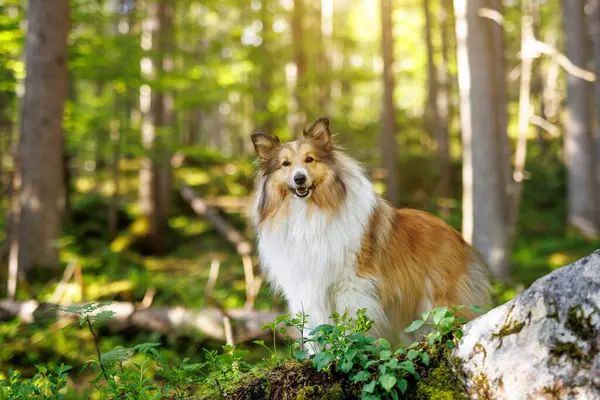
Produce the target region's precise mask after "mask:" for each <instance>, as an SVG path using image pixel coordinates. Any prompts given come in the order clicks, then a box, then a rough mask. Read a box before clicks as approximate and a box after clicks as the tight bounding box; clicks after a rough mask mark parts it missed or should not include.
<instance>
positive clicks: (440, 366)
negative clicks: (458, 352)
mask: <svg viewBox="0 0 600 400" xmlns="http://www.w3.org/2000/svg"><path fill="white" fill-rule="evenodd" d="M430 352H431V355H432V360H431V361H432V362H431V364H430V365H431V369H429V370H428V371H426V372H425V373H424V374H423V376H422V380H420V381H418V382H416V385H415V390H414V393H411V392H407V393H406V396H405V397H406V398H414V399H419V400H427V399H429V400H459V399H467V398H468V396H467V392H466V389H465V388H464V386H463V384H462V382H461V381H460V380H459V379H458V375H457V372H456V369H457V367H456V366H457V365H458V364H459V363H460V360H459V359H457V358H454V357H452V355H451V354H450V350H449V349H448V348H446V347H445V346H443V345H442V346H439V347H438V348H436V349H433V350H431V351H430Z"/></svg>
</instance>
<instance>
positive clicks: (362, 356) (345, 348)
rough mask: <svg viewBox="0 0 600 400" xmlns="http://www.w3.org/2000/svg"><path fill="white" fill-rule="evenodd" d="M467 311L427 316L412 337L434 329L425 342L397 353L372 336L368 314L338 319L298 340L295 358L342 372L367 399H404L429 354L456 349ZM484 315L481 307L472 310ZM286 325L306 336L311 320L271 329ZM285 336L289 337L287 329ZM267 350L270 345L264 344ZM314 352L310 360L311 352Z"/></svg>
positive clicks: (285, 321) (361, 312) (286, 321)
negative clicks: (438, 349) (440, 348)
mask: <svg viewBox="0 0 600 400" xmlns="http://www.w3.org/2000/svg"><path fill="white" fill-rule="evenodd" d="M463 309H464V307H463V306H460V307H451V308H448V307H439V308H436V309H434V310H433V311H431V312H427V313H424V314H423V319H422V320H417V321H414V322H413V323H412V324H411V325H410V326H409V327H408V328H406V330H405V331H406V332H407V333H413V332H416V331H417V330H419V329H421V328H422V327H428V328H430V332H429V333H428V334H427V335H426V340H425V341H424V342H415V343H413V344H411V345H409V346H406V347H400V348H398V349H395V350H394V349H392V348H391V346H390V343H389V342H388V341H387V340H385V339H376V338H373V337H371V336H368V335H367V332H368V331H369V330H370V329H371V327H372V325H373V321H371V320H370V319H368V318H367V316H366V310H365V309H361V310H359V311H358V312H357V315H356V317H355V318H353V317H348V315H347V314H344V315H339V314H333V315H332V316H331V319H332V320H333V324H324V325H320V326H318V327H316V328H315V329H314V330H312V331H311V332H310V334H309V336H308V337H300V338H299V339H297V340H295V341H294V342H293V343H292V345H291V349H293V350H295V352H294V357H295V358H296V359H297V360H298V361H300V362H302V361H304V360H305V359H307V358H309V359H310V360H311V362H312V365H313V367H314V368H315V369H316V370H317V371H336V372H338V373H342V374H345V375H347V376H348V379H349V380H350V381H351V382H353V383H355V384H357V385H360V386H361V398H362V399H379V398H383V397H385V398H387V397H389V398H392V399H398V398H400V397H402V395H403V394H405V393H406V391H407V390H408V389H409V385H411V384H413V385H414V382H417V381H419V380H420V379H421V375H420V373H419V370H426V369H427V368H428V367H429V365H430V360H431V356H430V354H429V352H428V350H431V349H433V348H434V347H435V346H439V345H443V346H445V347H447V348H448V349H451V348H452V347H454V339H460V338H462V335H463V332H462V330H461V328H460V326H461V325H462V324H464V323H465V322H466V320H465V319H464V318H463V317H460V316H457V314H458V313H459V312H460V311H461V310H463ZM470 309H471V310H472V311H474V312H481V309H479V308H478V307H470ZM280 324H284V325H285V326H288V327H289V326H293V327H296V328H297V329H298V330H299V332H304V328H305V324H306V315H304V314H298V315H297V316H296V317H295V318H294V319H290V318H289V314H288V315H286V316H283V317H282V318H280V319H278V320H277V321H275V322H273V323H272V324H268V325H267V326H266V327H269V328H271V329H272V330H273V332H275V331H276V330H277V329H278V326H279V325H280ZM279 329H282V332H285V330H284V328H279ZM260 344H261V345H263V346H264V343H260ZM308 350H312V351H311V352H310V353H312V354H310V355H309V351H308Z"/></svg>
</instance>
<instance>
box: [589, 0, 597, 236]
mask: <svg viewBox="0 0 600 400" xmlns="http://www.w3.org/2000/svg"><path fill="white" fill-rule="evenodd" d="M589 4H590V8H591V9H590V16H589V20H588V21H589V29H590V37H591V39H592V52H593V55H594V65H595V71H596V81H595V82H594V89H595V95H596V104H595V105H596V107H595V109H596V131H595V135H594V137H595V142H596V196H597V198H596V200H597V201H600V0H590V3H589ZM596 212H597V218H598V219H599V220H600V209H597V210H596ZM599 228H600V225H599Z"/></svg>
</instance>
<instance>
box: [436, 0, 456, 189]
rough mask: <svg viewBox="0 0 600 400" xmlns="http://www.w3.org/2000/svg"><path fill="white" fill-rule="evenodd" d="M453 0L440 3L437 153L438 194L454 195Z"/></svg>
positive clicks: (443, 0) (444, 0)
mask: <svg viewBox="0 0 600 400" xmlns="http://www.w3.org/2000/svg"><path fill="white" fill-rule="evenodd" d="M452 15H453V14H452V1H449V0H442V1H441V4H440V17H439V20H440V35H441V44H442V59H441V62H440V64H439V66H438V72H437V75H438V82H439V85H438V93H437V99H436V101H437V109H438V118H439V125H440V130H439V137H438V138H437V153H438V159H439V163H440V183H439V188H438V194H439V195H441V196H445V197H452V166H451V163H450V95H449V93H450V74H449V72H448V68H449V65H450V60H449V56H448V53H449V48H450V36H451V34H450V29H451V25H452V23H451V21H452Z"/></svg>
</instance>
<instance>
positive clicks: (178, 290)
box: [0, 153, 600, 396]
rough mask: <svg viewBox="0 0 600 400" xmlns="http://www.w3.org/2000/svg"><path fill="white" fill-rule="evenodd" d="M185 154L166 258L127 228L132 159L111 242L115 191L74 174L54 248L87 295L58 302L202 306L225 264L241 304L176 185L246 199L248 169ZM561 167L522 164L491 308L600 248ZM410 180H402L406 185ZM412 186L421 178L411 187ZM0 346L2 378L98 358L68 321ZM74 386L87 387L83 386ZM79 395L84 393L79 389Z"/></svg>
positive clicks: (10, 332)
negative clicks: (584, 226) (215, 270)
mask: <svg viewBox="0 0 600 400" xmlns="http://www.w3.org/2000/svg"><path fill="white" fill-rule="evenodd" d="M187 157H188V158H187V160H188V161H187V163H186V164H185V165H184V166H182V167H180V168H178V169H177V171H176V174H175V177H176V179H175V190H174V192H173V210H172V217H171V219H170V223H169V231H168V234H167V247H168V252H167V254H166V255H165V256H162V257H156V256H151V255H147V252H146V251H145V250H146V249H144V248H143V246H141V245H140V244H139V243H138V242H137V241H136V238H135V236H136V235H135V229H134V228H132V226H135V222H136V221H137V220H138V219H139V210H138V209H137V207H136V206H135V200H136V198H137V179H138V178H137V171H138V162H137V161H136V160H133V159H132V160H124V161H123V162H122V164H121V171H122V180H121V187H122V193H121V201H122V204H124V205H125V206H123V207H122V208H121V210H120V213H119V229H120V231H119V235H118V236H117V238H116V239H115V240H113V241H110V240H109V239H108V237H107V232H108V218H107V216H108V203H109V201H110V196H111V195H112V192H113V190H114V185H112V182H111V181H110V173H109V171H94V172H90V173H89V174H82V175H80V176H77V177H75V179H74V181H73V190H74V192H73V196H72V207H71V209H72V212H71V216H70V221H69V222H68V227H67V228H66V229H65V236H64V237H63V239H62V240H61V241H60V243H59V246H60V249H61V261H62V262H63V263H64V264H65V265H66V264H68V263H69V262H70V261H72V260H73V259H76V260H77V261H78V262H79V263H81V266H82V273H83V281H84V287H85V299H82V298H81V292H80V287H79V286H78V285H77V284H76V283H74V282H71V283H69V285H68V286H67V289H66V291H65V293H64V296H63V299H62V301H63V302H65V303H78V302H81V301H82V300H85V301H127V302H140V301H141V300H142V299H143V298H144V296H145V295H147V293H148V290H149V289H151V290H153V291H154V292H155V294H154V297H153V301H152V306H185V307H186V308H190V309H201V308H203V307H204V306H205V305H206V304H205V297H204V288H205V285H206V282H207V279H208V274H209V269H210V268H209V267H210V265H211V263H213V262H214V261H215V260H218V261H219V262H220V266H221V267H220V274H219V276H218V280H217V283H216V286H215V288H214V292H213V296H214V299H215V301H216V302H218V303H219V304H220V305H221V306H223V307H224V308H238V307H242V306H243V305H244V301H245V281H244V273H243V268H242V260H241V257H240V256H239V255H238V254H237V253H236V251H235V250H234V249H233V248H232V247H231V245H230V244H229V243H227V241H226V240H225V239H224V238H223V237H222V236H221V235H219V234H218V233H217V232H216V231H215V230H214V229H213V228H212V227H211V225H210V224H209V223H208V222H206V221H204V220H202V219H201V218H198V217H197V216H196V215H195V214H194V212H193V211H192V210H191V209H190V208H189V206H188V205H186V204H185V202H183V200H182V199H181V197H180V196H179V192H178V191H177V189H178V188H180V187H181V186H182V185H183V184H185V185H188V186H191V187H193V188H194V189H195V190H196V192H197V193H198V194H199V196H201V197H203V198H205V199H206V198H210V199H215V198H219V199H221V200H222V201H225V202H227V201H228V199H229V200H230V199H231V198H232V197H235V198H243V197H247V196H248V195H249V194H250V190H251V187H252V174H253V167H252V166H251V164H250V163H249V162H248V160H239V161H235V162H234V161H231V160H224V159H222V158H221V157H220V156H218V155H216V154H210V153H202V154H188V155H187ZM557 164H559V163H550V164H547V163H542V162H540V163H537V164H536V163H530V165H529V166H528V168H529V170H530V174H531V179H529V180H528V181H526V183H525V190H524V194H523V201H522V209H521V213H520V215H521V218H520V219H519V236H518V240H517V243H516V246H515V251H514V255H513V265H512V271H511V277H512V282H514V283H512V284H511V285H509V286H507V287H503V286H501V285H496V289H497V292H498V294H497V298H496V302H497V303H503V302H505V301H507V300H509V299H511V298H512V297H514V296H515V295H516V294H517V293H519V292H520V291H522V290H523V289H524V288H526V287H527V286H529V285H530V284H531V283H532V282H533V281H534V280H536V279H537V278H539V277H541V276H543V275H545V274H547V273H548V272H550V271H552V270H553V269H555V268H557V267H560V266H563V265H565V264H567V263H569V262H571V261H574V260H576V259H578V258H580V257H582V256H584V255H586V254H588V253H590V252H592V251H593V250H595V249H597V248H599V247H600V241H589V240H586V239H584V238H582V237H581V236H579V235H578V234H576V233H575V232H572V231H571V230H569V229H567V228H565V223H564V221H565V219H566V215H565V214H566V212H565V200H564V199H565V197H566V187H565V184H564V182H565V176H564V170H563V169H562V168H559V167H557ZM549 165H551V167H549ZM407 170H410V169H407ZM413 170H414V169H413ZM421 171H422V170H421ZM421 179H422V180H424V179H430V178H423V177H421ZM431 179H433V178H431ZM409 181H410V179H407V181H406V182H409ZM415 181H417V178H415V179H414V180H413V182H412V184H414V182H415ZM408 189H409V190H407V191H406V193H410V195H408V196H404V197H403V202H404V204H405V205H406V206H409V207H418V208H422V209H425V210H427V211H431V212H433V213H437V207H436V206H435V201H431V200H429V201H425V200H424V199H430V198H433V196H431V195H429V194H428V190H427V189H422V188H420V187H409V188H408ZM446 204H450V205H451V206H450V208H449V209H450V214H449V215H448V216H447V217H446V220H447V221H448V222H449V223H451V224H452V225H453V226H455V227H456V228H457V229H460V220H461V215H460V207H459V206H458V205H459V204H460V203H459V202H458V201H456V200H454V201H447V202H446ZM220 212H221V214H222V215H223V216H224V217H226V219H227V220H228V222H229V223H231V224H232V225H233V226H235V227H236V228H237V229H239V230H240V231H242V232H244V233H245V234H246V235H248V238H251V237H252V233H251V231H250V229H249V227H248V226H247V223H246V217H245V214H244V210H243V209H242V208H240V207H239V206H238V205H236V204H233V206H231V207H229V206H228V207H225V208H222V209H220ZM0 231H1V230H0ZM0 239H1V238H0ZM255 261H256V260H255ZM59 280H60V279H59V278H57V279H56V280H52V281H49V282H34V283H32V286H31V288H30V289H29V290H28V291H25V290H19V292H18V298H19V299H21V300H29V299H30V298H31V296H32V294H33V293H35V297H36V298H37V300H38V301H50V299H51V298H52V296H53V294H54V292H55V290H56V286H57V284H58V281H59ZM255 307H256V308H257V309H259V310H275V311H278V310H283V309H284V307H285V304H284V303H283V301H281V299H278V298H275V299H273V298H272V296H271V294H270V293H269V289H268V285H267V284H263V285H262V287H261V290H260V293H259V295H258V298H257V300H256V303H255ZM99 333H100V336H101V338H102V339H101V350H102V351H103V352H106V351H110V350H112V349H114V348H115V347H116V346H130V345H132V343H134V344H135V343H141V342H161V343H162V344H163V351H164V354H165V355H166V356H167V357H171V358H173V359H181V358H183V357H190V359H191V360H192V362H194V361H195V362H201V361H202V360H203V354H204V353H203V351H202V349H203V348H218V347H219V346H220V344H219V343H216V342H214V341H211V340H209V339H207V338H205V337H202V336H199V335H197V334H195V333H191V332H187V333H182V334H173V335H162V334H159V333H153V332H147V331H139V330H133V329H128V330H126V331H121V332H119V334H118V335H117V334H113V333H112V332H111V331H110V330H109V329H108V328H102V327H101V328H100V331H99ZM0 343H2V346H0V377H1V375H2V374H3V373H6V372H7V371H8V369H9V368H14V369H19V370H20V371H22V372H23V375H24V376H30V375H33V374H34V373H35V368H34V365H36V364H45V365H47V364H50V365H59V364H60V363H65V364H69V365H73V366H74V368H75V370H78V369H79V367H81V366H82V365H83V364H84V363H85V362H86V361H88V360H89V359H90V358H91V357H92V356H93V355H94V354H95V349H94V345H93V340H92V338H91V335H90V332H89V331H86V330H82V329H80V328H79V327H78V326H77V324H71V325H67V324H65V323H64V322H62V321H58V322H57V321H44V320H42V321H40V322H35V323H32V324H24V323H21V322H20V321H18V320H14V321H11V322H4V323H2V324H0ZM241 347H243V348H246V349H248V350H251V351H250V355H249V356H248V357H247V359H248V361H249V362H252V361H253V360H259V359H261V358H262V357H264V356H265V352H264V351H263V350H262V349H261V347H260V346H257V345H254V344H248V345H242V346H241ZM74 376H77V375H76V374H74ZM84 381H85V379H84V377H81V382H74V385H75V386H77V385H79V384H81V383H82V382H84ZM80 389H81V390H82V391H85V390H86V388H85V387H83V386H82V387H80ZM81 393H82V395H83V396H85V393H84V392H81Z"/></svg>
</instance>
